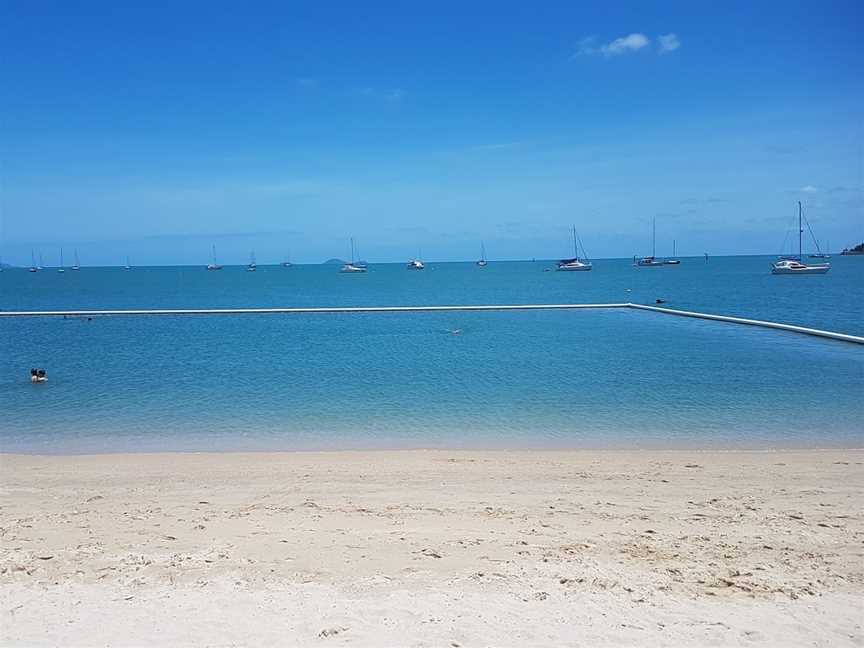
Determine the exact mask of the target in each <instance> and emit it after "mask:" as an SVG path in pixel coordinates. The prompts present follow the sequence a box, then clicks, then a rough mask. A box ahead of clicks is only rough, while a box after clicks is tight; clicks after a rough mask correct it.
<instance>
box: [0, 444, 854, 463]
mask: <svg viewBox="0 0 864 648" xmlns="http://www.w3.org/2000/svg"><path fill="white" fill-rule="evenodd" d="M809 452H812V453H829V452H856V453H857V452H864V445H850V446H819V447H810V446H776V447H761V446H760V447H746V446H744V447H726V448H722V447H714V446H700V445H693V446H683V445H677V446H665V445H657V446H652V445H645V446H632V445H621V446H597V447H593V446H580V447H570V446H561V447H548V446H547V447H531V446H526V447H519V446H501V447H496V446H460V447H446V446H430V447H413V446H409V447H362V446H361V447H357V448H351V447H347V448H318V447H315V448H293V449H244V450H235V449H227V450H213V449H208V450H159V451H154V450H140V451H139V450H125V451H116V450H107V451H105V452H92V451H83V452H18V451H15V452H7V451H4V450H0V462H2V461H3V459H6V458H8V459H26V458H30V459H43V458H44V459H63V458H70V459H71V458H78V459H86V458H93V459H96V458H100V457H103V458H104V457H171V456H173V455H181V456H213V457H225V456H246V455H248V456H256V457H260V456H263V455H274V456H280V455H287V456H290V455H322V457H327V456H338V455H348V456H350V455H361V454H371V455H387V454H414V453H417V454H423V453H467V454H471V453H482V454H526V455H534V454H541V455H542V454H572V455H582V454H592V455H594V454H598V455H603V454H609V455H620V454H630V453H639V454H642V453H648V454H652V455H653V454H657V455H662V454H682V453H696V454H708V455H711V454H717V455H730V454H742V455H749V454H757V455H758V454H772V453H778V454H780V453H793V454H794V453H809Z"/></svg>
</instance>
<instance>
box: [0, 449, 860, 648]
mask: <svg viewBox="0 0 864 648" xmlns="http://www.w3.org/2000/svg"><path fill="white" fill-rule="evenodd" d="M0 471H2V477H0V487H2V502H0V503H2V511H0V541H2V550H0V644H2V645H3V646H97V645H98V646H144V645H148V646H149V645H166V646H247V645H248V646H253V645H281V646H310V645H311V646H317V645H320V646H343V645H344V646H451V647H455V646H466V647H469V646H861V645H864V630H862V623H864V602H862V601H864V451H861V450H842V451H841V450H836V451H835V450H831V451H778V452H698V451H683V450H682V451H646V452H630V451H608V452H595V451H591V452H588V451H585V452H579V451H573V452H567V451H549V452H528V451H518V452H515V451H514V452H505V451H383V452H368V453H362V452H333V453H274V454H163V455H100V456H78V457H71V456H58V457H45V456H22V455H4V456H2V457H0Z"/></svg>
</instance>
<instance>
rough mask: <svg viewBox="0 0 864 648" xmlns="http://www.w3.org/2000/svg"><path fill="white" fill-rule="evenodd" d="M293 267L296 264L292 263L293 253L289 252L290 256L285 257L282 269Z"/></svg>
mask: <svg viewBox="0 0 864 648" xmlns="http://www.w3.org/2000/svg"><path fill="white" fill-rule="evenodd" d="M293 265H294V264H293V263H291V251H290V250H289V251H288V254H286V255H285V260H284V261H283V262H282V267H283V268H290V267H292V266H293Z"/></svg>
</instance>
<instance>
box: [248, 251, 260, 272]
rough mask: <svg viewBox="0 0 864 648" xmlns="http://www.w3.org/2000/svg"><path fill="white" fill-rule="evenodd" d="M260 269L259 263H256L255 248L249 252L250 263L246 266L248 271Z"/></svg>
mask: <svg viewBox="0 0 864 648" xmlns="http://www.w3.org/2000/svg"><path fill="white" fill-rule="evenodd" d="M257 269H258V264H257V263H255V250H252V252H250V253H249V265H248V266H246V272H255V271H256V270H257Z"/></svg>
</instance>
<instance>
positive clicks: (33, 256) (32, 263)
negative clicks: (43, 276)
mask: <svg viewBox="0 0 864 648" xmlns="http://www.w3.org/2000/svg"><path fill="white" fill-rule="evenodd" d="M39 270H41V268H40V267H39V266H37V265H36V253H35V252H34V251H33V250H30V269H29V271H30V272H39Z"/></svg>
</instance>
